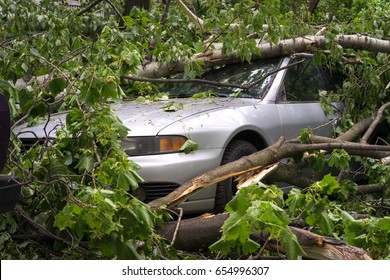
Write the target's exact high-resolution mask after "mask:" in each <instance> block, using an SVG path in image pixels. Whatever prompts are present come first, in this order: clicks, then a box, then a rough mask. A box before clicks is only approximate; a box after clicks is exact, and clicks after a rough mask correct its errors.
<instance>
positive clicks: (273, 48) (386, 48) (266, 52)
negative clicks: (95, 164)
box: [138, 35, 390, 78]
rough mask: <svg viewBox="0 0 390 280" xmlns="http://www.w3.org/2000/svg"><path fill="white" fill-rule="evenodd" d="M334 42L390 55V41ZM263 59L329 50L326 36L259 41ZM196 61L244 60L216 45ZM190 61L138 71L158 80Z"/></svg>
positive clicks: (345, 38)
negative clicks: (276, 41)
mask: <svg viewBox="0 0 390 280" xmlns="http://www.w3.org/2000/svg"><path fill="white" fill-rule="evenodd" d="M334 42H335V43H337V44H339V45H340V46H341V47H343V48H344V49H356V50H367V51H372V52H383V53H388V54H390V40H380V39H375V38H372V37H368V36H364V35H338V36H336V37H335V39H334ZM258 48H259V49H260V55H258V56H253V57H252V59H253V60H256V59H261V58H270V57H280V56H286V55H291V54H294V53H300V52H313V51H314V50H316V49H326V38H325V36H306V37H299V38H294V39H286V40H281V41H280V42H279V43H278V44H271V43H262V42H261V41H258ZM194 58H195V60H199V61H203V62H204V63H205V66H206V67H208V66H212V65H221V64H225V63H231V62H238V61H240V57H239V56H238V55H237V53H236V52H233V53H231V54H230V55H229V56H224V55H223V54H222V43H217V44H214V45H213V50H209V51H207V52H206V53H199V54H197V55H195V56H194ZM188 63H190V60H189V59H187V60H184V61H181V62H176V63H172V64H158V63H157V62H151V63H149V64H147V65H144V66H143V67H142V68H140V69H139V71H138V76H141V77H148V78H157V77H164V76H168V75H170V74H174V73H179V72H183V71H184V66H185V65H186V64H188Z"/></svg>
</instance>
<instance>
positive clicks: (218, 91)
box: [160, 59, 280, 98]
mask: <svg viewBox="0 0 390 280" xmlns="http://www.w3.org/2000/svg"><path fill="white" fill-rule="evenodd" d="M279 62H280V60H278V59H276V60H260V61H256V62H252V63H244V64H230V65H224V66H220V67H217V68H214V69H211V70H209V71H208V72H206V73H205V74H204V75H202V77H201V79H197V82H188V81H187V82H182V83H169V84H163V85H161V88H160V91H162V92H167V93H168V94H169V96H170V97H173V98H182V97H192V96H195V95H197V94H198V95H202V94H203V95H204V96H219V97H246V98H262V97H263V95H264V93H265V92H266V91H267V89H268V86H269V84H270V82H271V80H272V77H273V75H272V74H273V70H275V69H276V68H277V67H278V65H279ZM174 78H175V79H187V78H188V77H186V76H184V74H180V75H176V76H175V77H174ZM200 80H204V81H213V82H217V83H219V84H218V85H212V84H207V83H202V82H201V81H200ZM252 83H254V84H253V85H252V86H251V87H249V88H244V87H245V86H247V85H250V84H252ZM227 84H229V86H226V85H227Z"/></svg>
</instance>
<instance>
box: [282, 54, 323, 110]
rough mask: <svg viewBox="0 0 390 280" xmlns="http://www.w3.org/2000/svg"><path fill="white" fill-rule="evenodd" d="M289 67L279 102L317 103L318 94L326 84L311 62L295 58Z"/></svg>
mask: <svg viewBox="0 0 390 280" xmlns="http://www.w3.org/2000/svg"><path fill="white" fill-rule="evenodd" d="M298 61H302V62H300V63H298ZM296 62H297V63H296ZM294 63H296V64H294ZM290 65H292V66H291V67H289V68H288V69H287V72H286V75H285V77H284V80H283V84H282V85H281V88H280V96H281V101H290V102H294V101H299V102H305V101H318V100H319V92H320V91H321V90H325V89H326V84H325V81H324V79H323V76H322V74H321V71H320V70H319V68H318V67H317V66H316V65H315V64H314V62H313V60H312V59H309V58H304V59H302V58H296V59H294V60H292V61H291V63H290Z"/></svg>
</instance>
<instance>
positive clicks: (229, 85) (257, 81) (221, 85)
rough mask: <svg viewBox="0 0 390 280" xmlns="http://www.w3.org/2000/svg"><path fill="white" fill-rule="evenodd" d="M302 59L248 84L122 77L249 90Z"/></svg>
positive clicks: (188, 79)
mask: <svg viewBox="0 0 390 280" xmlns="http://www.w3.org/2000/svg"><path fill="white" fill-rule="evenodd" d="M302 62H303V60H299V61H296V62H294V63H291V64H289V65H287V66H283V67H279V68H278V69H275V70H273V71H270V72H269V73H267V74H266V75H264V76H263V77H261V78H259V79H257V80H256V81H253V82H252V83H248V84H243V85H242V84H231V83H222V82H217V81H211V80H204V79H196V78H195V79H192V78H185V79H161V78H143V77H134V76H128V75H123V76H122V78H123V79H125V80H130V81H137V82H149V83H166V84H176V83H199V84H207V85H213V86H217V87H231V88H240V89H243V90H249V89H251V88H252V87H254V86H255V85H257V84H259V83H261V82H262V81H264V80H265V79H266V78H267V77H269V76H271V75H273V74H275V73H277V72H279V71H281V70H284V69H287V68H290V67H292V66H295V65H297V64H300V63H302Z"/></svg>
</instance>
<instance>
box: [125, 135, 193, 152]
mask: <svg viewBox="0 0 390 280" xmlns="http://www.w3.org/2000/svg"><path fill="white" fill-rule="evenodd" d="M186 141H187V138H186V137H184V136H152V137H150V136H145V137H143V136H142V137H127V138H123V139H121V147H122V149H123V150H124V151H125V152H126V154H127V155H129V156H141V155H155V154H166V153H177V152H181V150H180V149H181V147H182V146H183V144H184V143H185V142H186Z"/></svg>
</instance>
